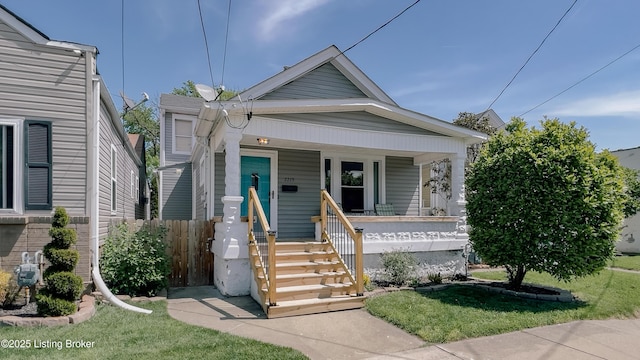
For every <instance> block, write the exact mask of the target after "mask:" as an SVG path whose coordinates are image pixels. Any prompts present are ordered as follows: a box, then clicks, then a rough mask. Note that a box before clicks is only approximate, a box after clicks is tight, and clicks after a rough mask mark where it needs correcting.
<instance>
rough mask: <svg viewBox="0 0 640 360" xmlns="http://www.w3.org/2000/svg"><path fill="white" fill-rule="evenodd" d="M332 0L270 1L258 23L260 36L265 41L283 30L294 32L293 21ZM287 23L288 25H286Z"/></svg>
mask: <svg viewBox="0 0 640 360" xmlns="http://www.w3.org/2000/svg"><path fill="white" fill-rule="evenodd" d="M329 1H330V0H280V1H268V2H267V9H266V11H265V12H264V14H263V16H262V19H261V20H260V22H259V23H258V30H259V33H258V36H259V37H260V38H262V39H263V40H265V41H269V40H272V39H274V38H276V37H277V35H278V33H279V32H280V31H283V30H285V29H286V30H287V32H289V33H292V32H294V31H293V29H292V28H291V21H292V20H295V19H296V18H299V17H301V16H303V15H305V14H306V13H308V12H310V11H311V10H314V9H316V8H319V7H321V6H323V5H325V4H327V3H328V2H329ZM285 25H286V26H285Z"/></svg>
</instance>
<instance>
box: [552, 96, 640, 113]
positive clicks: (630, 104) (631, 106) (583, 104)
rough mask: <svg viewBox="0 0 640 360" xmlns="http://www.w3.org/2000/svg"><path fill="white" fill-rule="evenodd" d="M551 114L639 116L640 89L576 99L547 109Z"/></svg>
mask: <svg viewBox="0 0 640 360" xmlns="http://www.w3.org/2000/svg"><path fill="white" fill-rule="evenodd" d="M549 113H551V114H553V116H585V117H590V116H623V117H637V116H640V90H635V91H626V92H620V93H617V94H613V95H605V96H597V97H591V98H586V99H582V100H577V101H574V102H570V103H567V104H564V105H561V106H559V107H558V108H556V109H555V110H553V111H549Z"/></svg>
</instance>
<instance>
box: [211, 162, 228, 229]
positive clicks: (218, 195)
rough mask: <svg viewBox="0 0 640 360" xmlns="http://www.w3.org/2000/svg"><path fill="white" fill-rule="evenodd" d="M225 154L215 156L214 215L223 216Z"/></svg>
mask: <svg viewBox="0 0 640 360" xmlns="http://www.w3.org/2000/svg"><path fill="white" fill-rule="evenodd" d="M224 166H225V161H224V153H216V154H215V166H214V171H215V173H214V186H213V195H214V197H215V198H214V201H213V215H214V216H222V214H223V213H222V208H223V204H222V197H223V196H224Z"/></svg>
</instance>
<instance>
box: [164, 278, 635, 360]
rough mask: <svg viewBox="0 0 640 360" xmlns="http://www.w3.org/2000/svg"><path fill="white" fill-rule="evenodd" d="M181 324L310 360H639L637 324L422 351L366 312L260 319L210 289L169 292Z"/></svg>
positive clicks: (585, 326) (578, 326)
mask: <svg viewBox="0 0 640 360" xmlns="http://www.w3.org/2000/svg"><path fill="white" fill-rule="evenodd" d="M167 301H168V311H169V314H170V315H171V316H172V317H173V318H175V319H177V320H180V321H183V322H186V323H189V324H193V325H198V326H202V327H206V328H211V329H216V330H219V331H223V332H226V333H230V334H234V335H239V336H244V337H248V338H253V339H256V340H260V341H264V342H268V343H272V344H277V345H282V346H287V347H291V348H294V349H297V350H300V351H301V352H302V353H304V354H305V355H307V356H308V357H309V358H311V359H365V358H373V359H378V360H381V359H427V360H436V359H437V360H460V359H469V360H471V359H474V360H480V359H492V360H502V359H517V360H534V359H535V360H560V359H562V360H564V359H571V360H582V359H609V360H626V359H629V360H631V359H640V319H632V320H589V321H576V322H571V323H567V324H560V325H552V326H545V327H540V328H534V329H527V330H522V331H516V332H512V333H508V334H502V335H496V336H488V337H483V338H477V339H470V340H464V341H458V342H453V343H448V344H440V345H433V346H428V344H426V343H425V342H424V341H422V340H421V339H419V338H417V337H415V336H413V335H409V334H407V333H405V332H404V331H402V330H400V329H398V328H396V327H395V326H393V325H390V324H388V323H386V322H385V321H383V320H380V319H378V318H376V317H374V316H372V315H370V314H369V313H367V312H366V311H365V310H362V309H360V310H348V311H340V312H333V313H325V314H315V315H304V316H295V317H289V318H279V319H266V317H265V315H264V313H263V312H262V309H261V308H260V307H259V306H258V304H257V303H256V302H255V301H254V300H253V299H251V298H250V297H248V296H243V297H228V298H227V297H224V296H222V295H221V294H220V293H219V292H218V291H217V290H216V289H214V288H213V287H211V286H203V287H191V288H178V289H171V292H170V293H169V297H168V300H167Z"/></svg>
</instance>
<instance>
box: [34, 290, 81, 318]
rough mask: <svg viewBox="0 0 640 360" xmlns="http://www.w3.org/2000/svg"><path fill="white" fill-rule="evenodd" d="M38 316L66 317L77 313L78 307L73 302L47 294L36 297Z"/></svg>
mask: <svg viewBox="0 0 640 360" xmlns="http://www.w3.org/2000/svg"><path fill="white" fill-rule="evenodd" d="M36 302H37V303H38V314H40V315H43V316H65V315H71V314H73V313H75V312H76V310H77V306H76V303H75V302H73V301H69V300H65V299H60V298H56V297H53V296H51V295H48V294H45V293H42V292H41V293H39V294H38V295H36Z"/></svg>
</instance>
